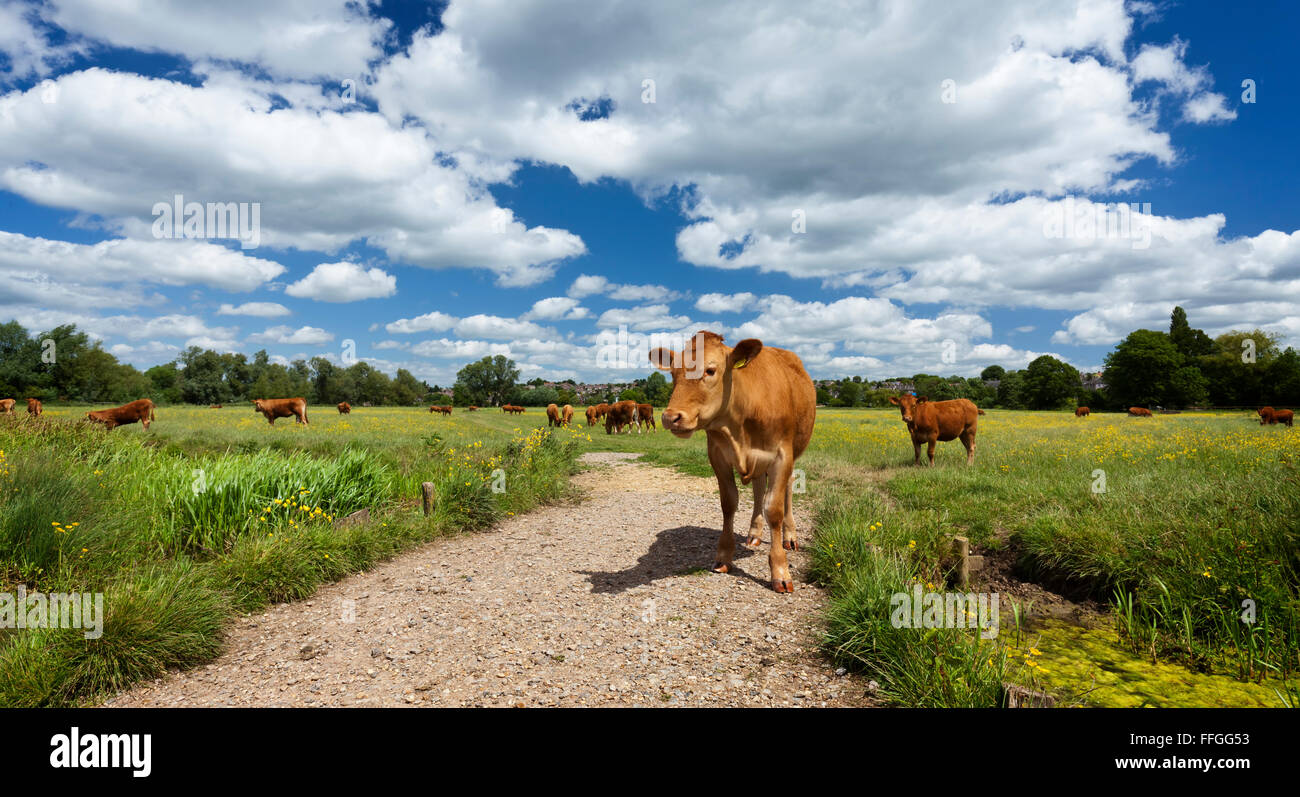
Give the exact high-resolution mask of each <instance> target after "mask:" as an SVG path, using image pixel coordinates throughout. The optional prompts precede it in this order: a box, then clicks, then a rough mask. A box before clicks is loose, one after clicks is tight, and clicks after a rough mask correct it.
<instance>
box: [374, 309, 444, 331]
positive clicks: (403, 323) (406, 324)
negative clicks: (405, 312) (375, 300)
mask: <svg viewBox="0 0 1300 797" xmlns="http://www.w3.org/2000/svg"><path fill="white" fill-rule="evenodd" d="M457 320H458V319H457V318H456V317H455V316H450V315H447V314H446V313H440V312H438V311H437V310H435V311H433V312H431V313H425V314H424V315H419V316H416V317H415V318H399V319H397V320H396V321H393V322H392V323H389V324H385V325H384V329H385V330H387V331H388V332H390V333H392V334H394V335H411V334H415V333H417V332H444V331H446V330H448V329H451V328H452V327H454V326H455V325H456V321H457Z"/></svg>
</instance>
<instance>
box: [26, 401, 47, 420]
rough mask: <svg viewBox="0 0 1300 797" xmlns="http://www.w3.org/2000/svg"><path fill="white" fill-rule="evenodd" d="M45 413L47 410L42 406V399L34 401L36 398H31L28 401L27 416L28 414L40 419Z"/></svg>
mask: <svg viewBox="0 0 1300 797" xmlns="http://www.w3.org/2000/svg"><path fill="white" fill-rule="evenodd" d="M44 411H45V409H44V408H43V407H42V406H41V400H40V399H34V398H29V399H27V414H28V415H31V416H32V417H34V418H39V417H40V416H41V413H42V412H44Z"/></svg>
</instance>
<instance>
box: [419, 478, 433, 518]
mask: <svg viewBox="0 0 1300 797" xmlns="http://www.w3.org/2000/svg"><path fill="white" fill-rule="evenodd" d="M420 490H421V491H422V492H423V493H424V516H425V517H428V516H430V515H432V514H433V503H434V499H433V482H424V483H423V484H421V485H420Z"/></svg>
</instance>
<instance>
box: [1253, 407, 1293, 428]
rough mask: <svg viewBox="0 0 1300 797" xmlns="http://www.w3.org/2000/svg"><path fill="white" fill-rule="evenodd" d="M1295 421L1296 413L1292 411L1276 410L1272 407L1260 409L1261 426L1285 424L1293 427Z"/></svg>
mask: <svg viewBox="0 0 1300 797" xmlns="http://www.w3.org/2000/svg"><path fill="white" fill-rule="evenodd" d="M1294 420H1295V413H1294V412H1292V411H1291V410H1275V409H1273V408H1272V407H1261V408H1260V409H1259V425H1260V426H1264V425H1265V424H1274V423H1284V424H1286V425H1287V426H1291V425H1292V423H1293V422H1294Z"/></svg>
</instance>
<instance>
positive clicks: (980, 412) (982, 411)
mask: <svg viewBox="0 0 1300 797" xmlns="http://www.w3.org/2000/svg"><path fill="white" fill-rule="evenodd" d="M975 409H977V410H979V414H980V415H983V414H984V410H981V409H979V408H978V407H976V408H975Z"/></svg>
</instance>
